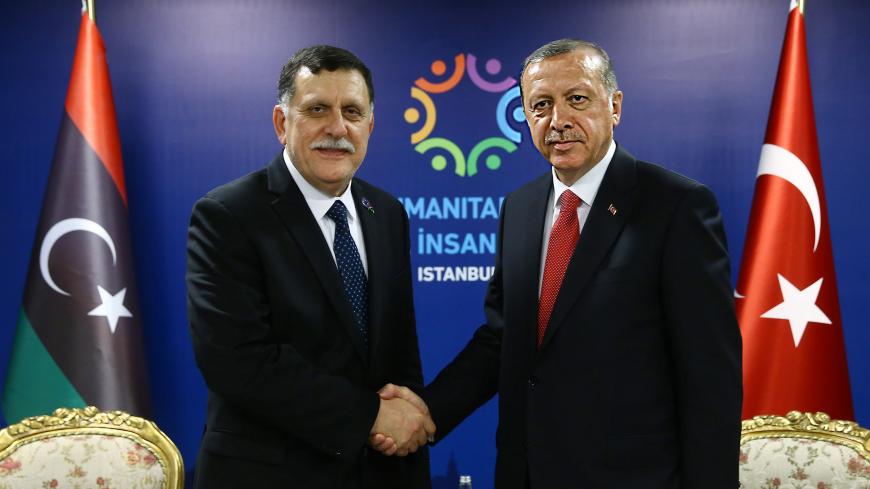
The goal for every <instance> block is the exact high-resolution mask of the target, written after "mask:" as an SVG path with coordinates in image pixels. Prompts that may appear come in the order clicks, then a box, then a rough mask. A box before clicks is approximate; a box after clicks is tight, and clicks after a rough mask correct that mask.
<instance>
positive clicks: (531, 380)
mask: <svg viewBox="0 0 870 489" xmlns="http://www.w3.org/2000/svg"><path fill="white" fill-rule="evenodd" d="M537 383H538V378H537V377H535V376H534V375H530V376H529V387H534V386H535V385H536V384H537Z"/></svg>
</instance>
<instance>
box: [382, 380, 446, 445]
mask: <svg viewBox="0 0 870 489" xmlns="http://www.w3.org/2000/svg"><path fill="white" fill-rule="evenodd" d="M378 395H379V396H380V398H381V405H380V409H379V410H378V417H377V419H375V424H374V426H372V430H371V434H370V435H369V444H370V445H371V446H372V448H374V449H375V450H377V451H379V452H381V453H383V454H384V455H398V456H400V457H404V456H405V455H408V454H409V453H414V452H416V451H417V449H418V448H420V447H421V446H423V445H425V444H426V443H427V442H428V441H431V439H432V436H433V435H434V434H435V423H434V422H433V421H432V416H430V414H429V407H428V406H426V403H425V402H423V399H420V396H418V395H417V394H415V393H414V391H412V390H411V389H408V388H407V387H402V386H398V385H393V384H387V385H385V386H384V387H382V388H381V390H379V391H378Z"/></svg>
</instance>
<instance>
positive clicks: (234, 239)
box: [186, 197, 379, 459]
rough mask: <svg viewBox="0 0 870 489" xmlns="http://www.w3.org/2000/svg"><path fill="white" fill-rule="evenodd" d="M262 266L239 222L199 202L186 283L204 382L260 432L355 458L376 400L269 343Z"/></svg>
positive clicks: (286, 347) (211, 202)
mask: <svg viewBox="0 0 870 489" xmlns="http://www.w3.org/2000/svg"><path fill="white" fill-rule="evenodd" d="M265 266H268V263H262V262H261V261H260V257H259V256H258V253H257V252H256V249H255V247H254V245H253V243H252V241H251V240H250V239H249V237H248V236H247V234H246V232H245V229H244V226H243V225H242V220H241V219H239V218H238V217H237V216H235V215H233V214H232V212H231V211H230V210H229V209H228V208H227V207H225V206H224V205H223V204H222V203H220V202H219V201H217V200H215V199H213V198H209V197H205V198H203V199H200V200H199V201H198V202H197V204H196V205H195V207H194V209H193V215H192V217H191V222H190V228H189V234H188V243H187V276H186V279H187V294H188V296H187V297H188V316H189V320H190V331H191V336H192V339H193V347H194V353H195V355H196V361H197V364H198V366H199V368H200V370H201V371H202V374H203V377H204V378H205V381H206V384H207V385H208V388H209V389H210V390H211V391H212V393H213V394H214V395H217V396H220V397H221V398H222V399H224V400H225V401H226V402H228V403H230V404H231V405H233V406H234V407H236V408H237V409H239V410H241V411H244V412H246V413H248V414H250V415H251V417H252V418H254V419H256V420H257V422H261V423H262V424H263V425H264V426H270V427H274V429H276V430H283V431H286V432H287V433H289V434H291V435H292V436H294V437H297V438H299V439H302V440H305V441H307V442H308V443H309V444H310V445H311V446H312V447H314V448H316V449H318V450H320V451H323V452H325V453H328V454H331V455H333V456H336V457H340V458H348V459H350V458H353V457H356V456H357V454H358V453H359V449H360V448H361V447H362V446H363V444H364V443H365V441H366V439H367V437H368V434H369V430H370V428H371V426H372V425H373V424H374V420H375V418H376V416H377V412H378V408H379V401H378V397H377V394H376V393H374V392H371V391H368V390H366V389H365V388H363V387H362V386H359V385H355V384H353V383H352V382H350V381H349V380H347V379H345V378H343V377H340V376H335V375H330V374H327V373H325V372H322V371H319V370H318V369H317V368H315V367H314V366H313V365H312V364H310V363H309V362H308V361H307V360H306V359H304V358H303V357H302V356H301V355H300V354H299V352H298V351H296V350H295V349H294V348H293V347H292V346H291V345H290V344H287V343H280V342H277V341H275V340H274V339H273V338H272V331H271V326H270V323H269V318H270V314H271V311H270V305H269V303H268V300H267V298H266V294H265V286H264V283H263V274H262V267H265ZM287 273H293V271H292V270H288V271H287Z"/></svg>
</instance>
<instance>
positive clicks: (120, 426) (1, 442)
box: [0, 406, 184, 489]
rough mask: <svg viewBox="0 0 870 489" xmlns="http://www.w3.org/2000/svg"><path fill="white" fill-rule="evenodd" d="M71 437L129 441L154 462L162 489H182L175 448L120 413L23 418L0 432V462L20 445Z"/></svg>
mask: <svg viewBox="0 0 870 489" xmlns="http://www.w3.org/2000/svg"><path fill="white" fill-rule="evenodd" d="M72 435H105V436H117V437H122V438H127V439H129V440H132V441H134V442H136V443H138V444H140V445H142V446H143V447H145V448H146V449H147V450H149V451H150V452H151V453H153V454H154V455H155V456H156V457H157V458H158V460H159V461H160V466H161V468H162V470H163V477H164V481H165V488H166V489H182V488H183V487H184V463H183V461H182V459H181V454H180V453H179V451H178V447H176V446H175V444H174V443H172V440H170V439H169V437H168V436H166V434H165V433H163V432H162V431H160V428H158V427H157V425H155V424H154V423H153V422H151V421H148V420H147V419H144V418H139V417H136V416H132V415H130V414H128V413H125V412H123V411H105V412H104V411H100V410H99V409H97V408H96V407H94V406H88V407H86V408H83V409H79V408H60V409H56V410H55V411H54V412H53V413H52V414H51V415H43V416H32V417H29V418H25V419H23V420H21V421H20V422H18V423H16V424H13V425H10V426H7V427H6V428H4V429H3V430H0V460H3V459H5V458H6V457H8V456H9V455H11V454H12V453H13V452H15V451H16V450H18V448H19V447H21V446H22V445H24V444H27V443H30V442H34V441H38V440H42V439H46V438H52V437H56V436H72Z"/></svg>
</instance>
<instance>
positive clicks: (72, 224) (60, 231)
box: [39, 217, 117, 296]
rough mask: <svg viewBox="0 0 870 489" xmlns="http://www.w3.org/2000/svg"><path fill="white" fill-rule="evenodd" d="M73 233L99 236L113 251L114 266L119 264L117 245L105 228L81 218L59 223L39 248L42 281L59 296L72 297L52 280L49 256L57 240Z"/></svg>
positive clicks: (48, 233) (52, 228)
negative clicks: (87, 233)
mask: <svg viewBox="0 0 870 489" xmlns="http://www.w3.org/2000/svg"><path fill="white" fill-rule="evenodd" d="M73 231H86V232H89V233H93V234H95V235H97V237H99V238H100V239H102V240H103V241H104V242H105V243H106V245H108V247H109V250H111V251H112V264H113V265H114V264H116V263H117V255H116V254H115V243H114V242H113V241H112V237H111V236H110V235H109V233H108V231H106V230H105V228H103V226H100V225H99V224H97V223H95V222H94V221H91V220H90V219H82V218H80V217H73V218H70V219H64V220H63V221H58V222H57V223H56V224H55V225H54V226H52V227H51V229H49V230H48V232H47V233H45V238H43V240H42V246H40V248H39V271H40V272H42V279H43V280H45V283H47V284H48V286H49V287H51V288H52V289H54V291H55V292H57V293H58V294H63V295H67V296H68V295H70V294H69V292H67V291H65V290H63V289H61V288H60V287H58V286H57V284H56V283H54V279H52V278H51V271H49V269H48V256H49V255H50V254H51V249H52V247H54V244H55V243H56V242H57V240H59V239H60V238H61V237H62V236H63V235H65V234H67V233H71V232H73Z"/></svg>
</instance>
